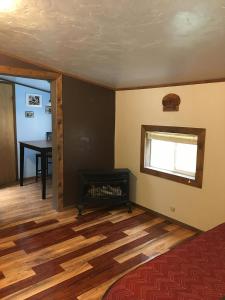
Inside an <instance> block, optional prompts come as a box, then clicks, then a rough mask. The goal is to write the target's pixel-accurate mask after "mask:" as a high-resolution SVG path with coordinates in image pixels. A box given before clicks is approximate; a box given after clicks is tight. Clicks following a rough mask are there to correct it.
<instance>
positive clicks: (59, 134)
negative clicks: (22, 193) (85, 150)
mask: <svg viewBox="0 0 225 300" xmlns="http://www.w3.org/2000/svg"><path fill="white" fill-rule="evenodd" d="M51 92H52V93H51V99H52V103H53V104H52V109H53V114H52V122H53V123H52V125H53V145H55V147H53V199H54V203H53V206H54V208H56V209H57V210H58V211H61V210H62V209H63V110H62V75H60V76H59V77H58V78H57V79H56V80H54V81H52V82H51ZM56 199H57V201H56Z"/></svg>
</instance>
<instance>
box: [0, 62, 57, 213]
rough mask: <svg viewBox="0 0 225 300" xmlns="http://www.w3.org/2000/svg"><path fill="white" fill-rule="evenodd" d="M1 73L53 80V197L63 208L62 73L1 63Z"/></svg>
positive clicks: (55, 203)
mask: <svg viewBox="0 0 225 300" xmlns="http://www.w3.org/2000/svg"><path fill="white" fill-rule="evenodd" d="M0 74H4V75H12V76H21V77H29V78H35V79H44V80H50V81H51V101H52V128H53V139H52V145H53V181H52V182H53V197H52V206H53V208H55V209H56V210H58V211H60V210H62V209H63V112H62V74H60V73H56V72H48V71H42V70H40V71H39V70H33V69H24V68H16V67H15V68H14V67H9V66H3V65H0Z"/></svg>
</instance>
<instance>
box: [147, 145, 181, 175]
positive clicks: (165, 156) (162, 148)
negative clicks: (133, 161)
mask: <svg viewBox="0 0 225 300" xmlns="http://www.w3.org/2000/svg"><path fill="white" fill-rule="evenodd" d="M150 151H151V159H150V162H151V165H150V166H151V167H153V168H159V169H164V170H170V171H173V169H174V151H175V143H173V142H166V141H160V140H154V139H152V140H151V150H150Z"/></svg>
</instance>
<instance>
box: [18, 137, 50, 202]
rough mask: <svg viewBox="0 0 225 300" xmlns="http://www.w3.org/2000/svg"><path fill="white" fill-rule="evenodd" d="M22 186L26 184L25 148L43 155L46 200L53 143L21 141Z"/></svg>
mask: <svg viewBox="0 0 225 300" xmlns="http://www.w3.org/2000/svg"><path fill="white" fill-rule="evenodd" d="M19 144H20V186H23V184H24V150H25V148H27V149H31V150H34V151H37V152H39V153H40V154H41V182H42V199H46V177H47V172H46V170H47V155H48V153H49V152H52V141H48V140H38V141H20V142H19Z"/></svg>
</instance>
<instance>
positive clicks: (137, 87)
mask: <svg viewBox="0 0 225 300" xmlns="http://www.w3.org/2000/svg"><path fill="white" fill-rule="evenodd" d="M216 82H225V77H224V78H216V79H205V80H196V81H185V82H175V83H163V84H153V85H143V86H141V85H140V86H134V87H124V88H117V89H116V91H117V92H119V91H129V90H144V89H156V88H163V87H172V86H183V85H196V84H206V83H216Z"/></svg>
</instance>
